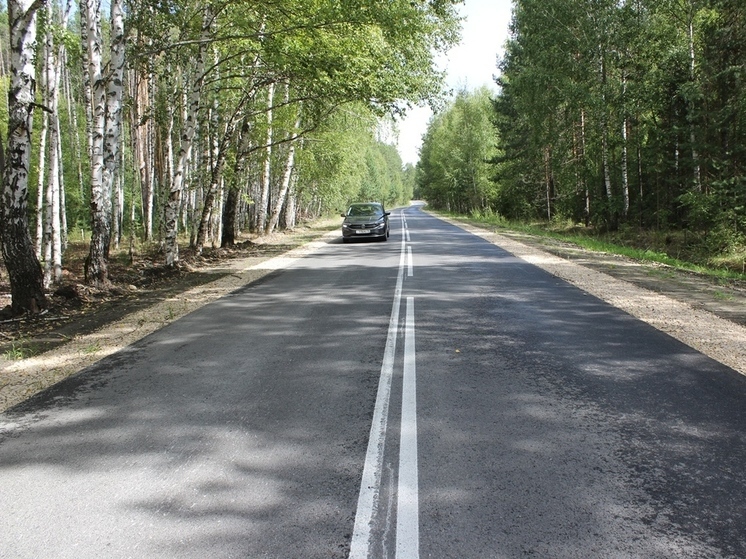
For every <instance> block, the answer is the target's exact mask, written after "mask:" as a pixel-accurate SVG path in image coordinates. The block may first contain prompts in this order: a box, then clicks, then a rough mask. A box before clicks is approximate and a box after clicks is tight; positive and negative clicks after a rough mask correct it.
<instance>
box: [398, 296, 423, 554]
mask: <svg viewBox="0 0 746 559" xmlns="http://www.w3.org/2000/svg"><path fill="white" fill-rule="evenodd" d="M414 337H415V336H414V297H407V321H406V326H405V330H404V377H403V384H402V409H401V439H400V443H399V444H400V447H399V488H398V503H397V509H396V559H418V558H419V556H420V523H419V516H420V504H419V488H418V485H419V480H418V476H417V370H416V366H415V348H414Z"/></svg>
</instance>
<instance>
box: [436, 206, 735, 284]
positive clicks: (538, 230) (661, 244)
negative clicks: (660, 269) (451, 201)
mask: <svg viewBox="0 0 746 559" xmlns="http://www.w3.org/2000/svg"><path fill="white" fill-rule="evenodd" d="M434 213H438V214H439V215H443V216H447V217H449V218H451V219H454V220H457V221H462V222H464V223H471V224H473V225H476V226H481V227H488V228H491V229H494V230H495V231H497V232H500V231H501V230H502V231H512V232H517V233H524V234H526V235H531V236H535V237H541V238H545V239H554V240H558V241H562V242H565V243H571V244H573V245H576V246H578V247H581V248H584V249H587V250H592V251H595V252H605V253H609V254H618V255H621V256H626V257H628V258H631V259H634V260H638V261H641V262H656V263H659V264H664V265H666V266H671V267H672V268H676V269H679V270H686V271H689V272H695V273H698V274H703V275H707V276H711V277H714V278H717V279H721V280H724V281H728V280H739V281H746V274H745V273H743V272H738V271H737V269H738V268H741V267H744V268H746V254H744V253H743V252H742V251H734V252H733V254H732V255H716V256H712V255H702V254H700V255H698V256H699V258H698V260H706V261H707V262H706V263H705V262H701V261H700V262H697V261H692V260H690V259H685V258H677V257H675V256H672V255H671V254H669V253H667V252H665V251H664V250H663V249H664V248H665V245H666V244H667V243H668V244H670V245H673V247H677V246H678V245H677V243H676V241H675V240H674V241H673V242H672V241H671V237H672V235H674V234H672V233H670V232H669V233H666V234H663V233H654V232H649V231H645V232H640V231H638V230H635V229H628V230H626V231H625V230H623V231H620V232H616V233H614V234H613V235H609V234H601V233H597V232H595V231H594V230H592V229H588V228H585V227H579V226H577V225H574V224H570V223H520V222H512V221H507V220H505V219H504V218H502V217H500V216H498V215H494V214H486V215H481V214H474V215H470V216H464V215H459V214H453V213H448V212H442V211H438V212H434Z"/></svg>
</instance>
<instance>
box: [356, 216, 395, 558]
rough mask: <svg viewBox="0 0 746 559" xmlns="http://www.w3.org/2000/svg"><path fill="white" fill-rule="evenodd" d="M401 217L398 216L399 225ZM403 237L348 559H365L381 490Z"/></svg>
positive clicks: (392, 370)
mask: <svg viewBox="0 0 746 559" xmlns="http://www.w3.org/2000/svg"><path fill="white" fill-rule="evenodd" d="M403 221H404V214H402V222H403ZM404 247H405V243H404V236H403V235H402V240H401V253H400V256H399V275H398V277H397V279H396V290H395V291H394V303H393V305H392V307H391V318H390V319H389V332H388V336H387V337H386V347H385V349H384V351H383V362H382V363H381V376H380V378H379V380H378V393H377V395H376V405H375V408H374V410H373V421H372V423H371V426H370V435H369V437H368V450H367V452H366V453H365V465H364V466H363V479H362V481H361V483H360V495H359V496H358V499H357V512H356V513H355V527H354V528H353V531H352V541H351V542H350V555H349V559H368V551H369V548H370V531H371V528H372V523H373V515H374V513H375V511H376V509H377V508H378V499H379V495H380V489H381V470H382V467H383V447H384V443H385V441H386V424H387V422H388V415H389V399H390V397H391V379H392V377H393V372H394V357H395V355H396V337H397V332H398V324H399V308H400V307H401V293H402V284H403V283H404V254H405V251H404Z"/></svg>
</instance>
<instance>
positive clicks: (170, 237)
mask: <svg viewBox="0 0 746 559" xmlns="http://www.w3.org/2000/svg"><path fill="white" fill-rule="evenodd" d="M211 23H212V12H211V10H210V8H209V7H208V8H205V13H204V17H203V25H202V36H201V38H202V41H201V42H200V46H199V48H198V50H197V56H196V60H195V64H194V74H193V78H192V85H191V88H190V91H189V108H188V111H187V117H186V120H185V121H184V125H183V130H182V132H181V140H180V145H179V152H178V154H177V156H176V166H175V168H174V181H173V183H172V184H171V189H170V191H169V195H168V201H167V202H166V207H165V212H164V218H165V223H164V228H165V239H164V240H165V252H166V265H167V266H174V265H176V263H177V262H178V261H179V245H178V242H177V238H176V234H177V230H178V218H179V215H178V214H179V205H180V201H181V194H182V191H183V189H184V175H185V173H186V170H187V164H188V162H189V160H190V158H191V157H192V143H193V141H194V135H195V132H196V129H197V118H198V116H199V115H198V112H199V104H200V96H201V94H202V82H203V79H204V71H205V69H204V68H205V54H206V52H207V41H208V39H209V35H210V26H211Z"/></svg>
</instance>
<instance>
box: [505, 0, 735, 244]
mask: <svg viewBox="0 0 746 559" xmlns="http://www.w3.org/2000/svg"><path fill="white" fill-rule="evenodd" d="M690 29H691V30H693V34H691V35H690ZM512 32H513V33H512V36H511V40H510V41H509V43H508V45H507V50H506V54H505V57H504V59H503V60H502V62H501V64H500V67H501V70H502V75H501V77H500V80H499V85H500V94H499V96H498V98H497V99H496V101H495V122H496V126H497V129H498V132H499V133H498V138H499V148H500V157H498V158H497V159H496V161H495V177H496V180H497V186H498V195H497V199H496V202H495V206H494V207H495V209H497V210H498V211H499V212H500V213H502V214H504V215H506V216H508V217H511V218H521V219H535V218H539V217H540V218H543V219H546V218H547V217H549V218H551V219H555V218H560V219H565V218H566V219H571V220H573V221H574V222H583V223H585V224H586V225H593V224H595V225H598V226H601V227H602V228H609V229H615V228H617V227H619V226H620V225H623V224H624V223H636V224H638V225H640V226H643V227H653V228H659V229H662V230H679V229H688V228H691V229H692V230H693V231H695V232H704V233H705V234H706V235H708V236H709V238H710V239H712V238H713V237H715V236H717V237H718V238H719V239H720V241H719V242H716V243H715V242H714V243H712V245H711V246H712V249H713V250H726V247H731V248H732V247H733V246H734V244H735V245H736V246H737V245H738V243H742V242H743V241H742V239H743V231H744V225H745V223H744V215H745V213H744V208H745V207H746V201H745V200H744V198H745V197H746V183H744V181H743V179H742V177H743V176H746V172H745V171H744V169H743V165H744V163H743V162H744V161H746V93H745V92H746V87H745V86H746V83H744V80H745V79H746V74H744V72H743V71H742V69H743V67H744V65H745V64H746V39H744V37H746V5H744V4H743V2H740V1H738V0H637V1H635V2H614V1H612V0H602V1H599V2H592V3H588V2H583V1H581V0H519V1H518V2H516V4H515V12H514V19H513V22H512ZM726 230H727V231H729V232H730V234H725V231H726ZM716 232H717V234H716ZM718 247H719V248H718Z"/></svg>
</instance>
